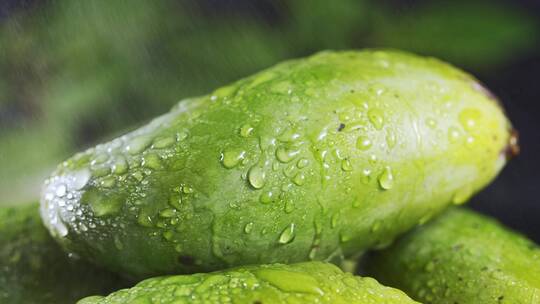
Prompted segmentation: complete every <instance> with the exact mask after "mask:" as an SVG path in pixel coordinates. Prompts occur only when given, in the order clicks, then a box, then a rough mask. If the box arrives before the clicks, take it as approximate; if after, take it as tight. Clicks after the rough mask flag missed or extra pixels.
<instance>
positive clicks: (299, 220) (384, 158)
mask: <svg viewBox="0 0 540 304" xmlns="http://www.w3.org/2000/svg"><path fill="white" fill-rule="evenodd" d="M510 130H511V126H510V123H509V122H508V120H507V119H506V117H505V116H504V113H503V112H502V110H501V108H500V107H499V105H498V104H497V102H496V101H495V100H494V99H493V97H492V96H491V95H490V94H489V93H488V92H487V91H486V90H485V89H483V87H482V86H481V85H480V84H479V83H478V82H477V81H476V80H475V79H474V78H472V77H471V76H469V75H468V74H466V73H464V72H462V71H460V70H458V69H456V68H454V67H452V66H450V65H448V64H446V63H443V62H441V61H439V60H436V59H433V58H423V57H419V56H415V55H412V54H407V53H402V52H398V51H371V50H367V51H343V52H322V53H319V54H316V55H314V56H311V57H308V58H305V59H298V60H291V61H287V62H284V63H281V64H278V65H276V66H274V67H271V68H269V69H267V70H265V71H262V72H260V73H258V74H255V75H253V76H251V77H248V78H245V79H242V80H239V81H237V82H235V83H233V84H231V85H229V86H225V87H222V88H220V89H217V90H215V91H214V92H212V93H211V94H209V95H206V96H202V97H197V98H191V99H187V100H183V101H181V102H180V103H179V104H178V105H177V106H176V107H175V108H173V109H172V110H171V111H170V112H169V113H168V114H165V115H163V116H160V117H158V118H156V119H154V120H153V121H152V122H150V123H149V124H147V125H146V126H143V127H141V128H140V129H138V130H135V131H133V132H131V133H129V134H126V135H124V136H121V137H119V138H116V139H114V140H112V141H110V142H108V143H105V144H101V145H98V146H96V147H94V148H91V149H89V150H87V151H85V152H82V153H79V154H76V155H75V156H74V157H72V158H70V159H68V160H67V161H65V162H64V163H62V164H60V165H59V166H58V168H57V170H56V171H55V172H54V173H53V174H52V176H51V177H50V178H49V179H48V180H47V181H46V182H45V185H44V189H43V193H42V200H41V203H42V217H43V219H44V222H45V223H46V225H47V226H48V227H49V229H50V231H51V233H52V234H53V235H54V236H55V237H56V238H57V239H58V240H59V241H60V243H62V244H63V246H65V247H66V248H67V249H68V250H70V251H72V252H76V253H77V254H79V255H80V256H82V257H87V258H89V259H91V260H92V261H94V262H95V263H98V264H101V265H104V266H106V267H107V268H109V269H113V270H114V271H117V272H120V273H123V274H125V275H129V276H132V277H137V278H145V277H150V276H155V275H160V274H174V273H193V272H207V271H213V270H219V269H224V268H228V267H234V266H241V265H247V264H259V263H263V264H270V263H293V262H301V261H306V260H324V261H338V260H339V259H341V258H342V257H349V256H351V255H353V254H357V253H358V252H360V251H362V250H365V249H367V248H373V247H383V246H385V245H388V244H389V243H390V242H391V241H392V240H393V239H394V237H396V236H397V235H399V234H401V233H403V232H405V231H407V230H408V229H410V228H412V227H413V226H415V225H417V224H418V223H422V222H425V221H426V220H427V219H429V218H430V217H431V216H433V215H434V214H437V213H438V212H439V211H441V210H443V209H444V208H445V207H447V206H448V205H449V204H452V203H455V204H461V203H464V202H465V201H466V200H467V199H468V198H469V197H470V196H471V195H472V194H474V193H475V192H476V191H478V190H479V189H481V188H482V187H484V186H485V185H486V184H488V183H489V182H490V181H491V180H492V179H493V178H494V177H495V176H496V174H497V173H498V172H499V170H500V169H501V168H502V167H503V165H504V163H505V162H506V151H507V150H508V149H507V148H508V145H509V142H512V140H511V135H510V133H511V132H510Z"/></svg>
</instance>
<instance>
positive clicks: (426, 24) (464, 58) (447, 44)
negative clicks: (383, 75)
mask: <svg viewBox="0 0 540 304" xmlns="http://www.w3.org/2000/svg"><path fill="white" fill-rule="evenodd" d="M376 16H377V17H376V18H375V21H374V22H375V23H374V24H373V33H371V39H370V41H371V42H372V44H373V45H376V46H381V47H392V48H401V49H405V50H409V51H413V52H417V53H421V54H425V55H431V56H437V57H440V58H442V59H445V60H448V61H450V62H453V63H455V64H458V65H461V66H466V67H472V68H479V69H487V68H490V67H494V66H495V65H501V64H504V63H506V62H508V61H511V60H512V59H514V58H516V57H518V56H520V55H523V54H524V53H526V52H527V51H528V50H530V49H531V48H532V47H533V46H535V44H536V43H537V42H538V38H539V37H540V32H539V30H538V25H539V24H538V22H537V20H535V19H534V18H533V17H532V16H530V15H528V14H527V13H526V12H524V11H522V10H520V9H518V8H516V7H512V6H505V5H502V4H500V3H498V2H495V1H489V2H483V1H481V2H474V1H441V2H439V1H434V2H428V4H426V5H425V6H423V7H420V8H417V9H414V10H410V11H403V10H400V11H399V12H395V11H391V10H390V9H389V8H386V9H383V10H379V12H378V15H376Z"/></svg>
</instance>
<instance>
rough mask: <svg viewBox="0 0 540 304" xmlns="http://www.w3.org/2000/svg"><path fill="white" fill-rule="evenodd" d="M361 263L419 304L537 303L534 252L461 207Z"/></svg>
mask: <svg viewBox="0 0 540 304" xmlns="http://www.w3.org/2000/svg"><path fill="white" fill-rule="evenodd" d="M365 264H366V265H367V273H368V274H370V275H373V276H374V277H376V278H377V279H379V280H380V281H381V282H383V283H385V284H389V285H391V286H395V287H397V288H401V289H402V290H403V291H405V292H406V293H407V294H408V295H409V296H411V297H413V298H415V299H417V300H420V301H424V303H440V304H447V303H448V304H453V303H460V304H473V303H474V304H477V303H486V304H488V303H497V304H498V303H512V304H522V303H523V304H525V303H527V304H530V303H540V248H539V247H538V246H537V245H536V244H534V243H533V242H532V241H530V240H528V239H527V238H525V237H524V236H522V235H520V234H518V233H515V232H513V231H511V230H509V229H507V228H505V227H503V226H502V225H500V224H499V223H498V222H496V221H495V220H493V219H491V218H488V217H486V216H483V215H480V214H478V213H475V212H473V211H470V210H466V209H452V210H449V211H447V212H445V213H444V214H443V215H441V216H440V217H438V218H436V219H435V220H434V221H433V222H430V223H429V224H427V225H426V226H424V227H419V228H417V229H416V230H415V231H413V232H411V233H409V234H407V235H406V236H404V237H403V238H401V239H400V240H399V241H398V242H396V243H395V244H394V245H392V246H391V247H389V248H388V249H385V250H384V251H382V252H374V253H373V254H372V255H371V256H370V259H368V260H367V261H366V263H365Z"/></svg>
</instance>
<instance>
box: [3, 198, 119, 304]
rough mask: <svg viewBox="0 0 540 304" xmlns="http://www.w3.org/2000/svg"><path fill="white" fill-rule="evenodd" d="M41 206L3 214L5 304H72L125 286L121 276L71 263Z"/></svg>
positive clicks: (27, 207) (31, 206)
mask: <svg viewBox="0 0 540 304" xmlns="http://www.w3.org/2000/svg"><path fill="white" fill-rule="evenodd" d="M38 210H39V208H38V206H37V204H30V205H25V206H20V207H2V208H0V303H24V304H32V303H36V304H37V303H39V304H49V303H50V304H63V303H65V304H71V303H74V302H75V301H77V300H78V299H80V298H81V297H85V296H88V295H92V294H96V293H99V294H106V293H109V292H111V291H112V290H115V289H118V288H121V287H123V286H125V284H126V282H124V281H123V280H121V279H119V278H118V277H117V276H116V275H114V274H112V273H109V272H107V271H104V270H101V269H97V268H95V267H94V266H92V265H90V264H88V263H86V262H83V261H81V260H78V259H75V258H73V257H71V258H70V257H68V254H67V253H65V252H64V251H63V250H62V249H61V248H60V247H59V246H58V244H57V243H56V242H55V241H54V240H53V239H52V238H51V236H50V235H49V232H48V231H47V229H45V227H44V226H43V224H42V223H41V219H40V217H39V211H38Z"/></svg>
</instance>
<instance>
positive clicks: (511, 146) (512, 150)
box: [503, 129, 521, 159]
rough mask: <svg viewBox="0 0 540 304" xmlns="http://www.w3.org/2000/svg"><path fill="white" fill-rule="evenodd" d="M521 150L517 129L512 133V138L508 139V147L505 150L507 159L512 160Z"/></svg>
mask: <svg viewBox="0 0 540 304" xmlns="http://www.w3.org/2000/svg"><path fill="white" fill-rule="evenodd" d="M520 151H521V148H520V146H519V132H518V131H517V130H516V129H512V130H511V131H510V138H509V139H508V145H506V147H505V149H504V151H503V152H504V154H505V156H506V159H511V158H513V157H516V156H518V155H519V152H520Z"/></svg>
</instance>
